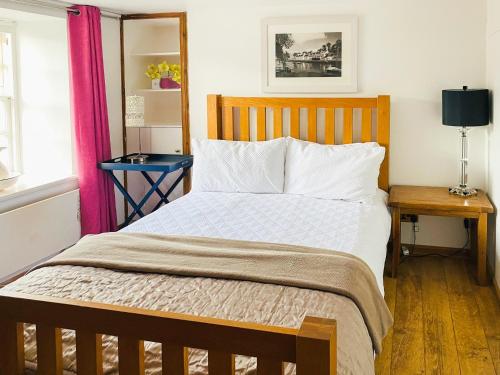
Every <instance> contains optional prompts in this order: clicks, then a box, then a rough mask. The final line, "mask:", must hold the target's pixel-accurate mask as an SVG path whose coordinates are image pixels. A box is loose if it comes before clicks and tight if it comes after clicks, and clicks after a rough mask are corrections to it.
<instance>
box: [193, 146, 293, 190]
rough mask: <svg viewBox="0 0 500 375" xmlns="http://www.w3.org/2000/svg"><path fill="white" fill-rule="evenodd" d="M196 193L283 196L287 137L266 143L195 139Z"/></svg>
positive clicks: (194, 181) (194, 178) (194, 173)
mask: <svg viewBox="0 0 500 375" xmlns="http://www.w3.org/2000/svg"><path fill="white" fill-rule="evenodd" d="M191 145H192V150H193V157H194V161H193V163H194V164H193V184H192V190H193V191H223V192H232V193H283V185H284V175H285V152H286V140H285V138H278V139H274V140H271V141H264V142H236V141H219V140H207V139H205V140H197V139H193V140H192V143H191Z"/></svg>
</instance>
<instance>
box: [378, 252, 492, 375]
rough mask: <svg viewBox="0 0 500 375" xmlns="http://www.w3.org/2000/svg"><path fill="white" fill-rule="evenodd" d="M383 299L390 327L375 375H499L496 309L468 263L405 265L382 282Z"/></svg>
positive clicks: (433, 260) (416, 261)
mask: <svg viewBox="0 0 500 375" xmlns="http://www.w3.org/2000/svg"><path fill="white" fill-rule="evenodd" d="M385 299H386V301H387V304H388V305H389V308H390V310H391V312H392V313H393V316H394V327H393V329H392V330H391V331H390V332H389V334H388V335H387V337H386V338H385V340H384V342H383V352H382V353H381V355H380V356H378V358H377V360H376V373H377V374H398V375H399V374H498V375H500V303H499V302H498V299H497V296H496V295H495V290H494V288H493V287H492V286H491V287H479V286H477V284H476V283H475V281H474V276H473V274H472V269H471V265H470V261H469V259H468V258H459V257H450V258H441V257H422V258H409V259H406V260H405V261H404V262H403V263H402V264H401V265H400V268H399V269H398V278H397V279H391V278H389V277H387V278H386V279H385Z"/></svg>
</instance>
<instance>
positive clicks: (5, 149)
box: [0, 24, 17, 169]
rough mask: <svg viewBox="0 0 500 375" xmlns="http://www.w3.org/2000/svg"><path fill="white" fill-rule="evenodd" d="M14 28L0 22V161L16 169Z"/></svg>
mask: <svg viewBox="0 0 500 375" xmlns="http://www.w3.org/2000/svg"><path fill="white" fill-rule="evenodd" d="M13 31H14V29H13V27H12V26H10V25H2V24H0V162H2V163H3V164H4V165H6V166H7V168H9V169H16V167H17V160H15V157H14V154H15V148H16V147H15V136H14V134H15V124H14V120H15V117H14V104H15V97H14V58H13V43H14V32H13Z"/></svg>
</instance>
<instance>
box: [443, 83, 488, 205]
mask: <svg viewBox="0 0 500 375" xmlns="http://www.w3.org/2000/svg"><path fill="white" fill-rule="evenodd" d="M442 95H443V125H447V126H456V127H458V128H459V129H458V130H459V132H460V140H461V146H462V151H461V152H462V157H461V159H460V184H459V185H457V186H455V187H451V188H449V192H450V194H454V195H459V196H462V197H470V196H474V195H476V194H477V190H476V189H474V188H471V187H469V186H468V184H467V165H468V163H469V158H468V151H469V142H468V139H467V133H468V132H469V130H470V128H473V127H476V126H484V125H488V124H489V123H490V104H489V92H488V90H487V89H469V88H468V87H467V86H463V88H462V89H449V90H443V94H442Z"/></svg>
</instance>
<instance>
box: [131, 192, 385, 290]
mask: <svg viewBox="0 0 500 375" xmlns="http://www.w3.org/2000/svg"><path fill="white" fill-rule="evenodd" d="M386 201H387V194H386V193H385V192H383V191H382V190H379V191H378V193H377V196H376V197H375V198H374V199H373V201H372V202H371V203H358V202H346V201H340V200H325V199H319V198H312V197H306V196H302V195H292V194H252V193H209V192H191V193H189V194H187V195H185V196H184V197H182V198H179V199H177V200H175V201H173V202H172V203H170V204H168V205H166V206H164V207H162V208H160V209H159V210H157V211H156V212H154V213H152V214H150V215H148V216H146V217H144V218H143V219H141V220H139V221H137V222H135V223H133V224H131V225H129V226H128V227H126V228H124V229H122V231H125V232H142V233H144V232H146V233H159V234H177V235H192V236H204V237H216V238H226V239H238V240H247V241H262V242H273V243H285V244H291V245H304V246H311V247H319V248H325V249H332V250H337V251H343V252H346V253H349V254H353V255H356V256H358V257H359V258H361V259H363V260H364V261H365V262H366V263H367V264H368V265H369V266H370V267H371V269H372V271H373V273H374V274H375V276H376V278H377V282H378V285H379V288H380V291H381V292H382V294H383V292H384V284H383V272H384V263H385V256H386V250H387V247H386V246H387V241H388V239H389V234H390V228H391V218H390V215H389V212H388V209H387V205H386Z"/></svg>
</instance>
